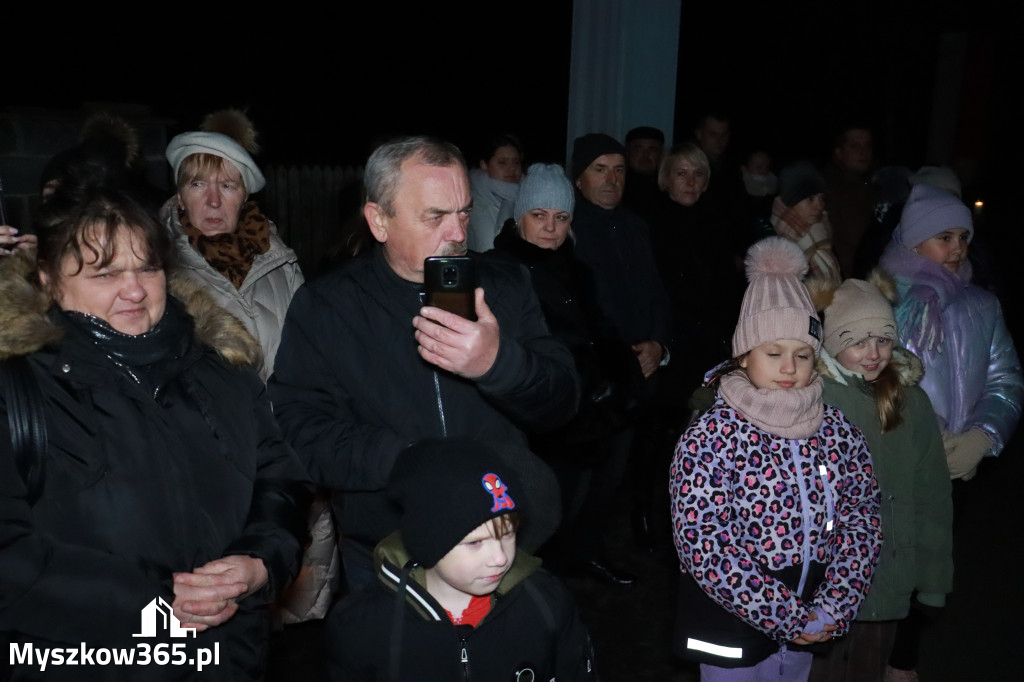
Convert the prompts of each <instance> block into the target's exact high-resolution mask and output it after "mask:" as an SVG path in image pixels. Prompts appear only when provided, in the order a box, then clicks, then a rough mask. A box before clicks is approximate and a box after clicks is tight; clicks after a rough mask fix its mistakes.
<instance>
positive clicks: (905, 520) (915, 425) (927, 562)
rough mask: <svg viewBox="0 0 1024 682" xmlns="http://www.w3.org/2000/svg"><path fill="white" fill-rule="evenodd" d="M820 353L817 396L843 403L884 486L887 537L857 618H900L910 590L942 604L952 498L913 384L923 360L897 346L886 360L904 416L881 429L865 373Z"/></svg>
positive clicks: (922, 397)
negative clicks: (900, 390)
mask: <svg viewBox="0 0 1024 682" xmlns="http://www.w3.org/2000/svg"><path fill="white" fill-rule="evenodd" d="M821 353H822V354H821V357H820V358H819V361H818V371H819V372H821V374H822V376H823V377H824V379H825V389H824V393H823V396H822V399H823V400H824V401H825V403H826V404H828V405H832V406H834V407H837V408H839V409H840V410H842V412H843V414H844V415H846V417H847V419H849V420H850V421H851V422H853V423H854V424H855V425H856V426H857V428H859V429H860V431H861V433H863V434H864V437H865V438H866V439H867V441H868V449H870V450H871V459H872V461H873V463H874V474H875V478H877V479H878V487H879V489H880V490H881V492H882V507H881V514H882V536H883V537H884V538H885V540H884V541H883V543H882V554H881V556H880V557H879V559H878V567H877V569H876V571H875V577H874V580H872V581H871V591H870V592H869V593H868V596H867V599H865V601H864V606H863V607H861V610H860V612H859V613H858V614H857V620H866V621H879V620H896V619H900V618H903V617H905V616H906V615H907V612H908V610H909V607H910V598H911V595H912V594H913V592H914V591H915V590H916V591H917V599H918V601H920V602H921V603H922V604H926V605H928V606H943V605H944V604H945V602H946V594H947V593H949V592H951V591H952V589H953V502H952V498H951V497H950V492H951V485H950V482H949V471H948V470H947V469H946V454H945V451H944V450H943V448H942V437H941V434H940V432H939V427H938V422H937V421H936V418H935V411H934V410H933V409H932V405H931V402H930V401H929V400H928V396H927V395H926V394H925V392H924V391H922V390H921V388H920V387H919V386H918V385H917V384H918V382H919V381H920V380H921V377H922V375H923V374H924V367H923V366H922V364H921V361H920V360H919V359H918V358H917V356H915V355H914V354H913V353H911V352H910V351H907V350H905V349H903V348H896V349H894V351H893V357H892V360H891V366H892V367H893V368H894V369H895V370H896V372H897V373H898V376H899V378H900V383H902V384H903V386H904V387H905V389H904V390H905V393H904V402H903V408H902V410H901V411H900V414H901V416H902V418H903V422H902V423H901V424H900V425H899V426H898V427H896V428H895V429H893V430H890V431H887V432H886V433H882V432H881V422H880V421H879V419H878V409H877V407H876V403H875V398H874V395H873V394H872V393H871V390H870V388H869V387H868V385H867V384H866V383H865V382H864V378H863V377H862V376H861V375H860V374H857V373H855V372H851V371H850V370H847V369H845V368H844V367H843V366H842V365H840V364H839V363H838V362H836V361H835V359H833V358H832V357H831V356H829V355H828V353H827V352H826V351H824V350H822V352H821Z"/></svg>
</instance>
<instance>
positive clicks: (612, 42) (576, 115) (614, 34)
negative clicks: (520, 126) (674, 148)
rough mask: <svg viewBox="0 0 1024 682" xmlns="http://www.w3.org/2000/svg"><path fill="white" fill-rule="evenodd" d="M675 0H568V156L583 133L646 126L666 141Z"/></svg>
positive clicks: (675, 45) (671, 113) (675, 47)
mask: <svg viewBox="0 0 1024 682" xmlns="http://www.w3.org/2000/svg"><path fill="white" fill-rule="evenodd" d="M680 6H681V0H574V3H573V17H572V57H571V62H570V66H569V70H570V73H569V120H568V123H567V130H568V135H567V148H566V159H568V158H569V157H570V155H571V154H572V142H573V140H575V139H576V138H577V137H579V136H580V135H583V134H585V133H607V134H609V135H611V136H612V137H615V138H617V139H618V140H622V139H624V138H625V136H626V132H627V131H629V130H630V129H631V128H634V127H636V126H641V125H649V126H654V127H655V128H658V129H659V130H661V131H663V132H664V133H665V140H666V142H667V143H669V144H671V142H672V128H673V124H674V120H675V98H676V61H677V56H678V52H679V13H680Z"/></svg>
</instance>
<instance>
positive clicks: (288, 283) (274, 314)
mask: <svg viewBox="0 0 1024 682" xmlns="http://www.w3.org/2000/svg"><path fill="white" fill-rule="evenodd" d="M160 219H161V220H162V221H163V223H164V224H165V225H166V226H167V229H169V230H170V231H171V235H172V237H173V239H174V248H175V252H176V254H177V259H178V267H179V270H180V272H181V274H183V275H184V276H186V277H187V278H189V279H190V280H192V281H193V282H195V283H196V284H198V285H199V286H201V287H203V288H204V289H206V291H207V293H209V294H210V295H211V296H212V297H213V299H214V300H215V301H216V302H217V303H218V304H220V306H221V307H223V308H224V309H225V310H227V311H228V312H229V313H231V314H232V315H234V316H235V317H237V318H238V319H239V320H241V321H242V323H243V324H244V325H245V328H246V329H247V330H248V331H249V333H250V334H252V335H253V337H254V338H255V339H256V341H257V342H258V343H259V344H260V348H261V349H263V359H262V362H261V363H260V365H259V372H260V378H261V379H263V381H264V382H265V381H266V380H267V379H268V378H269V377H270V375H271V374H272V373H273V371H274V358H275V357H276V355H277V348H278V346H279V345H280V344H281V328H282V327H283V326H284V317H285V314H286V313H287V312H288V305H289V304H290V303H291V302H292V296H293V295H294V294H295V292H296V290H298V288H299V287H300V286H302V283H303V282H304V281H305V279H304V277H303V276H302V270H300V269H299V262H298V257H297V256H296V255H295V252H294V251H292V250H291V249H290V248H288V247H287V246H286V245H285V243H284V242H283V241H281V238H280V237H278V236H277V226H276V225H274V223H273V222H271V223H270V248H269V249H268V250H267V252H266V253H261V254H259V255H257V256H256V258H255V259H254V260H253V263H252V268H250V270H249V273H248V274H247V275H246V276H245V281H244V282H242V286H240V287H238V288H237V289H236V288H235V285H234V284H232V283H231V281H230V280H228V278H226V277H225V276H224V275H222V274H220V273H219V272H217V270H215V269H214V268H213V266H211V265H210V264H209V263H207V262H206V259H205V258H203V257H202V256H201V255H200V254H199V253H198V252H197V251H196V250H195V249H193V248H192V246H191V245H190V244H189V243H188V237H187V236H186V235H185V232H184V230H183V228H182V226H181V222H180V221H179V220H178V210H177V201H176V199H175V198H174V197H171V198H170V199H168V200H167V203H165V204H164V205H163V208H162V209H160Z"/></svg>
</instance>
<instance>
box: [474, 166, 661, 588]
mask: <svg viewBox="0 0 1024 682" xmlns="http://www.w3.org/2000/svg"><path fill="white" fill-rule="evenodd" d="M574 207H575V197H574V194H573V188H572V185H571V183H570V182H569V180H568V178H566V177H565V172H564V171H563V170H562V168H561V166H558V165H554V164H534V165H532V166H530V169H529V171H528V172H527V175H526V177H525V178H524V179H523V181H522V183H521V184H520V190H519V194H518V196H517V198H516V201H515V207H514V215H515V217H514V218H511V219H509V220H508V221H506V223H505V224H504V226H503V227H502V230H501V232H500V233H499V234H498V236H497V237H496V238H495V240H494V246H495V249H494V251H490V252H488V255H489V256H490V255H495V256H497V257H501V258H505V259H511V260H514V261H517V262H519V263H522V264H523V265H525V266H526V267H527V268H529V269H530V273H531V280H532V283H533V288H534V290H535V291H536V293H537V297H538V298H539V299H540V304H541V309H542V310H543V312H544V317H545V320H546V321H547V323H548V328H549V329H550V330H551V333H552V334H554V335H555V336H556V337H558V338H559V339H560V340H561V341H562V342H563V343H565V345H566V346H567V347H568V348H569V351H570V352H571V353H572V355H573V359H574V360H575V362H576V368H577V370H578V372H579V374H580V380H581V385H582V389H583V390H582V392H581V395H582V397H581V403H580V409H579V413H578V414H577V416H576V417H575V418H574V419H573V420H572V421H570V422H569V423H568V424H566V425H565V426H563V427H561V428H560V429H557V430H555V431H552V432H547V433H541V434H534V435H532V436H531V439H530V446H531V448H532V449H533V450H534V451H535V452H536V453H537V454H539V455H541V456H542V457H544V458H545V459H546V460H547V461H548V462H549V463H550V464H551V466H552V468H554V469H555V472H556V474H558V476H559V480H560V482H561V484H562V504H563V525H562V529H561V531H560V532H559V534H557V535H556V536H555V538H554V540H553V541H552V542H551V543H549V547H548V549H549V551H548V552H546V553H547V555H548V557H547V558H548V560H549V565H553V568H554V569H556V570H558V569H560V568H578V569H581V570H584V571H586V572H588V573H591V574H592V575H595V576H596V577H598V578H600V579H602V580H606V581H607V580H611V581H612V582H626V583H628V582H632V578H631V576H628V575H626V574H624V573H622V572H620V571H617V570H616V569H614V568H612V567H611V566H610V565H609V564H608V561H607V559H606V558H605V557H604V550H603V547H602V538H603V534H604V524H605V521H606V520H607V517H608V513H609V510H610V508H611V504H610V503H611V498H612V496H613V494H614V492H615V488H616V487H617V485H618V483H619V481H620V480H621V478H622V475H623V471H622V467H623V466H624V464H625V463H624V462H621V463H619V462H615V461H613V460H609V458H608V454H609V452H611V447H610V444H611V443H612V441H614V439H615V438H617V437H620V436H621V435H622V434H626V433H628V431H627V429H628V426H629V425H630V423H631V421H632V418H633V417H634V414H633V413H634V412H635V408H636V406H637V396H638V395H639V393H640V391H641V390H642V388H643V383H644V378H643V375H642V373H641V372H640V365H639V364H638V363H637V361H636V357H635V355H634V354H633V352H632V350H631V349H630V348H629V346H628V345H627V344H626V343H625V342H624V341H622V340H621V339H620V338H619V336H618V334H617V332H616V330H615V328H614V326H613V325H612V324H611V323H610V322H608V321H607V320H606V319H605V318H603V316H602V315H601V313H600V310H599V307H598V304H597V300H596V299H595V294H594V286H593V281H592V279H591V274H590V270H589V269H588V268H587V267H586V265H584V264H583V263H582V262H581V261H579V260H577V259H576V257H575V256H574V255H573V242H572V238H571V226H572V212H573V209H574ZM566 564H569V565H568V566H566Z"/></svg>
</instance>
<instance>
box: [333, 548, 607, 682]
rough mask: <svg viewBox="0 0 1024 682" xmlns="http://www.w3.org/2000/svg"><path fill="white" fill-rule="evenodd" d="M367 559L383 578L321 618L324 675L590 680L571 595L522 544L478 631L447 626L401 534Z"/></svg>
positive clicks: (364, 679)
mask: <svg viewBox="0 0 1024 682" xmlns="http://www.w3.org/2000/svg"><path fill="white" fill-rule="evenodd" d="M374 563H375V565H376V568H377V574H378V576H379V578H380V580H379V581H378V582H376V583H375V584H373V585H371V586H370V587H368V588H367V589H365V590H363V591H362V592H360V593H357V594H355V595H354V596H353V597H351V598H349V599H348V600H347V601H345V602H342V603H341V604H339V605H338V607H337V608H335V609H334V610H333V611H331V614H330V615H329V616H328V622H327V639H326V641H327V652H328V654H327V655H328V668H329V673H330V679H331V680H333V681H335V682H370V681H378V680H379V681H381V682H384V681H392V680H394V681H396V682H397V681H398V680H431V681H432V682H433V681H436V682H444V681H445V680H452V682H455V681H456V680H459V681H462V682H468V681H471V680H483V681H485V682H490V681H491V680H514V679H517V678H516V673H517V672H521V671H524V670H525V669H530V670H533V672H534V676H533V677H530V678H523V679H534V680H555V679H557V680H558V682H573V681H583V680H595V679H597V675H596V673H595V672H594V666H593V658H594V657H593V647H592V646H591V644H590V637H589V635H588V634H587V631H586V628H584V627H583V624H582V622H581V621H580V618H579V613H578V612H577V610H576V605H575V604H574V602H573V598H572V595H571V594H570V592H569V590H568V589H567V588H566V587H565V586H564V585H563V584H562V583H561V582H560V581H559V580H558V579H557V578H555V577H554V576H552V575H551V574H549V573H547V572H546V571H543V570H541V569H540V560H539V559H537V558H535V557H533V556H530V555H529V554H527V553H525V552H523V551H522V550H517V551H516V556H515V560H514V561H513V563H512V566H511V567H510V568H509V570H508V573H506V574H505V576H504V577H503V578H502V579H501V582H500V583H499V584H498V589H497V590H496V591H495V592H494V593H493V594H492V595H491V610H490V612H489V613H488V614H487V615H486V616H485V617H484V619H483V620H482V621H480V623H478V624H477V626H476V627H475V628H474V627H472V626H470V625H453V624H452V622H451V620H450V619H449V618H448V616H447V615H446V614H445V611H444V608H443V607H442V606H441V605H440V604H439V603H438V602H437V600H435V599H434V598H433V597H432V596H431V595H430V593H429V592H428V591H427V589H426V582H425V581H426V578H425V572H424V569H423V568H422V567H421V566H419V565H415V567H413V564H411V563H410V561H409V556H408V553H407V551H406V550H405V546H404V545H403V544H402V540H401V534H399V533H395V534H393V535H391V536H389V537H388V538H386V539H385V540H384V541H383V542H381V543H380V544H379V545H378V546H377V549H376V550H375V551H374ZM404 569H408V570H404ZM396 609H402V614H401V615H400V617H398V618H396V615H397V614H396V613H395V610H396Z"/></svg>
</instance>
